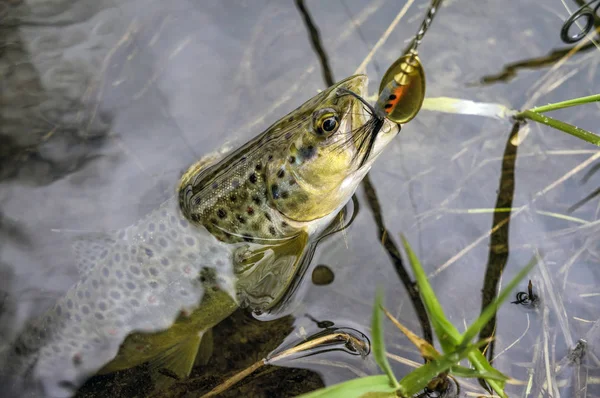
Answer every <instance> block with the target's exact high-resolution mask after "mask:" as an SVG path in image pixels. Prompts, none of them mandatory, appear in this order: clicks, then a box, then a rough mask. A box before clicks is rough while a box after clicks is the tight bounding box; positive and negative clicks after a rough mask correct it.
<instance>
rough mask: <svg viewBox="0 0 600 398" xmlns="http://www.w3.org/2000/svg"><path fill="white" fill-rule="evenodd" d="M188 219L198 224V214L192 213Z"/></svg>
mask: <svg viewBox="0 0 600 398" xmlns="http://www.w3.org/2000/svg"><path fill="white" fill-rule="evenodd" d="M190 218H191V219H192V221H193V222H199V221H200V214H198V213H192V214H191V215H190Z"/></svg>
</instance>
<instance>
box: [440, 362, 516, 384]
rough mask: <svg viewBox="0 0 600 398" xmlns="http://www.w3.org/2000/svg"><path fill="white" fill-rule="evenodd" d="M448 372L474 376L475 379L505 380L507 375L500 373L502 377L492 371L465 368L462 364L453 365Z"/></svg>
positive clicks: (461, 375)
mask: <svg viewBox="0 0 600 398" xmlns="http://www.w3.org/2000/svg"><path fill="white" fill-rule="evenodd" d="M450 373H452V375H453V376H458V377H465V378H475V379H486V380H497V381H506V380H508V377H506V376H504V375H502V377H498V375H496V374H494V373H489V372H486V371H483V372H482V371H480V370H477V369H472V368H466V367H464V366H460V365H455V366H453V367H451V368H450Z"/></svg>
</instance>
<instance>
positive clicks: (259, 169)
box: [254, 163, 262, 171]
mask: <svg viewBox="0 0 600 398" xmlns="http://www.w3.org/2000/svg"><path fill="white" fill-rule="evenodd" d="M254 169H256V171H261V170H262V165H261V164H260V163H257V164H256V167H254Z"/></svg>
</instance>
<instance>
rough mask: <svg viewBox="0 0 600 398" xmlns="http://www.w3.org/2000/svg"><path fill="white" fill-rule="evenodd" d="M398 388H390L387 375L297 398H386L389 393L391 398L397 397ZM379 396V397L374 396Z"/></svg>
mask: <svg viewBox="0 0 600 398" xmlns="http://www.w3.org/2000/svg"><path fill="white" fill-rule="evenodd" d="M394 391H396V387H392V386H390V382H389V379H388V377H387V376H386V375H377V376H365V377H361V378H358V379H353V380H349V381H346V382H344V383H340V384H335V385H333V386H329V387H325V388H321V389H319V390H315V391H312V392H309V393H307V394H303V395H301V396H299V397H297V398H361V397H362V398H366V397H373V398H374V397H379V398H381V397H384V396H385V395H380V394H382V393H388V394H391V395H389V396H390V397H393V396H394V395H395V393H394ZM374 394H377V395H374Z"/></svg>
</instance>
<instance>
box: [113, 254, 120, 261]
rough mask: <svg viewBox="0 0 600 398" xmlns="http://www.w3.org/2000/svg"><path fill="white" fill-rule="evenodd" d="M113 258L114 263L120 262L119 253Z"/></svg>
mask: <svg viewBox="0 0 600 398" xmlns="http://www.w3.org/2000/svg"><path fill="white" fill-rule="evenodd" d="M114 260H115V263H118V262H120V261H121V255H120V254H119V253H116V254H115V256H114Z"/></svg>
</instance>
